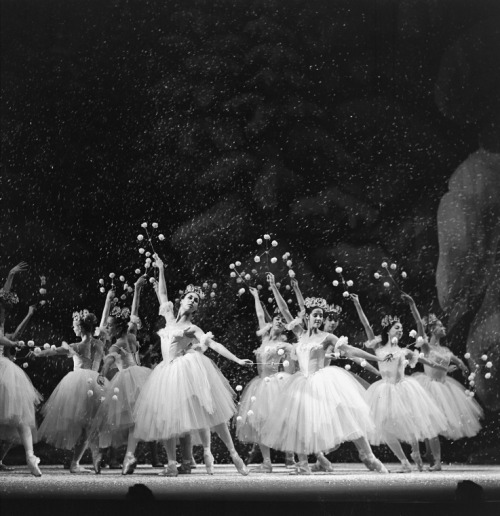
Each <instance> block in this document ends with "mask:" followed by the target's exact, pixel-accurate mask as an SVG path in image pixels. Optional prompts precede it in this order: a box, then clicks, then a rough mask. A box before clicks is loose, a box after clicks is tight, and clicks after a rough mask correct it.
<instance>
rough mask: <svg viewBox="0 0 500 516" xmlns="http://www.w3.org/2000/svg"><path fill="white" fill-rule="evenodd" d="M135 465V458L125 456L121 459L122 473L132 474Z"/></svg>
mask: <svg viewBox="0 0 500 516" xmlns="http://www.w3.org/2000/svg"><path fill="white" fill-rule="evenodd" d="M136 466H137V459H136V458H135V457H134V456H132V457H127V456H125V458H124V459H123V468H122V475H132V473H133V472H134V470H135V468H136Z"/></svg>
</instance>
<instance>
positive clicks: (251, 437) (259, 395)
mask: <svg viewBox="0 0 500 516" xmlns="http://www.w3.org/2000/svg"><path fill="white" fill-rule="evenodd" d="M290 376H291V375H290V374H288V373H284V372H280V373H276V374H273V375H271V376H267V377H265V378H264V377H259V376H257V377H255V378H254V379H253V380H251V381H250V382H249V383H248V384H247V386H246V387H245V390H244V391H243V394H242V395H241V401H240V406H239V409H238V417H241V419H240V420H238V419H235V422H236V436H237V437H238V440H239V441H241V442H244V443H258V442H260V440H261V432H262V427H263V426H264V423H265V422H266V421H267V420H268V419H270V418H273V417H274V414H273V406H274V402H275V401H276V399H277V398H278V396H279V395H280V393H281V391H282V389H283V386H284V385H285V384H286V382H287V381H288V379H289V378H290ZM252 398H255V400H253V401H252ZM249 411H250V413H249Z"/></svg>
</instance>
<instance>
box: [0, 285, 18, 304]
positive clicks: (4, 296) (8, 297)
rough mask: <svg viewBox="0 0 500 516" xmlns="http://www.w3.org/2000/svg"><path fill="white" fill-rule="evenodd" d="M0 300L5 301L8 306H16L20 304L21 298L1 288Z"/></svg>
mask: <svg viewBox="0 0 500 516" xmlns="http://www.w3.org/2000/svg"><path fill="white" fill-rule="evenodd" d="M0 300H1V301H3V302H4V303H5V304H6V305H15V304H17V303H19V298H18V297H17V294H16V293H15V292H12V291H10V290H9V291H7V290H4V289H3V288H0Z"/></svg>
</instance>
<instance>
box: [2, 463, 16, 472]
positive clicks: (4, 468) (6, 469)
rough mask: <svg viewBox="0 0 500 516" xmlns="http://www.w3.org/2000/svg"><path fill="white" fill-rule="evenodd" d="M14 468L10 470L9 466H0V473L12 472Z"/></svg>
mask: <svg viewBox="0 0 500 516" xmlns="http://www.w3.org/2000/svg"><path fill="white" fill-rule="evenodd" d="M14 469H15V468H11V467H10V466H6V465H5V464H0V471H14Z"/></svg>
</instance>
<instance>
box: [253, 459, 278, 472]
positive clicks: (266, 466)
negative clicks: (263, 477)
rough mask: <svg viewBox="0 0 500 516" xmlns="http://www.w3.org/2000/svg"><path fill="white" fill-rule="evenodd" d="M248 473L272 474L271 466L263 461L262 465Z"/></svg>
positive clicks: (268, 462)
mask: <svg viewBox="0 0 500 516" xmlns="http://www.w3.org/2000/svg"><path fill="white" fill-rule="evenodd" d="M250 471H251V472H252V473H272V472H273V466H272V464H271V462H270V461H264V462H263V463H262V464H259V465H258V466H257V467H255V468H251V469H250Z"/></svg>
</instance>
